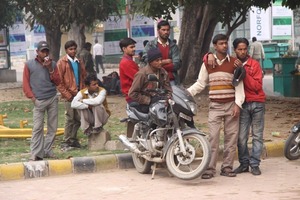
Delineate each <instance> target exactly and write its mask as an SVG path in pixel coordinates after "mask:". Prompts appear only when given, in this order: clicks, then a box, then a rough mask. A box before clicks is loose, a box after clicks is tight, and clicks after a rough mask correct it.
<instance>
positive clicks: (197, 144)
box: [166, 133, 211, 180]
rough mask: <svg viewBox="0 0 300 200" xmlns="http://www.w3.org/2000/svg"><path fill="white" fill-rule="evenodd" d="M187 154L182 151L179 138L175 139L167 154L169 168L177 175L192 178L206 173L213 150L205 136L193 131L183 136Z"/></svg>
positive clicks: (186, 178) (185, 178)
mask: <svg viewBox="0 0 300 200" xmlns="http://www.w3.org/2000/svg"><path fill="white" fill-rule="evenodd" d="M183 141H184V146H185V149H186V152H187V153H186V155H183V153H182V152H181V151H180V145H179V140H178V139H177V140H175V141H174V142H173V143H172V144H171V146H170V147H169V149H168V151H167V154H166V164H167V167H168V170H169V171H170V173H171V174H173V175H174V176H175V177H177V178H180V179H183V180H191V179H195V178H197V177H199V176H200V175H202V174H203V173H204V171H205V170H206V168H207V167H208V164H209V162H210V158H211V150H210V145H209V142H208V140H207V139H206V137H205V136H203V135H200V134H198V133H192V134H188V135H184V136H183Z"/></svg>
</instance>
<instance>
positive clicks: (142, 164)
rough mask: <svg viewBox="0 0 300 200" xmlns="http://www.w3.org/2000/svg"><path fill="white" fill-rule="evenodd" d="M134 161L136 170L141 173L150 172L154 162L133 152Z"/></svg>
mask: <svg viewBox="0 0 300 200" xmlns="http://www.w3.org/2000/svg"><path fill="white" fill-rule="evenodd" d="M132 161H133V164H134V166H135V169H136V171H138V172H139V173H141V174H149V173H150V171H151V165H152V162H150V161H148V160H146V159H145V158H143V157H141V156H138V154H136V153H132Z"/></svg>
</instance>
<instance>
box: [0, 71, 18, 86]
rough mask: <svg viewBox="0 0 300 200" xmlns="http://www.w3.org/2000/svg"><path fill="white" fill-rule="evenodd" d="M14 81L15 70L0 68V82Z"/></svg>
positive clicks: (15, 77) (15, 76) (15, 79)
mask: <svg viewBox="0 0 300 200" xmlns="http://www.w3.org/2000/svg"><path fill="white" fill-rule="evenodd" d="M16 81H17V74H16V70H12V69H1V70H0V83H7V82H16Z"/></svg>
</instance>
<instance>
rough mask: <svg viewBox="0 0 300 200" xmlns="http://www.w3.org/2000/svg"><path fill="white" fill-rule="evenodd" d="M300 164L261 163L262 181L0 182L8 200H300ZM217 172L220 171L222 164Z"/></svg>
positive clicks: (111, 174)
mask: <svg viewBox="0 0 300 200" xmlns="http://www.w3.org/2000/svg"><path fill="white" fill-rule="evenodd" d="M299 166H300V160H296V161H288V160H286V159H285V158H271V159H266V160H263V161H262V163H261V169H262V175H260V176H253V175H252V174H250V173H243V174H239V175H238V176H237V177H235V178H228V177H223V176H220V175H217V176H216V177H215V178H213V179H210V180H203V179H201V178H198V179H195V180H191V181H182V180H179V179H177V178H174V177H170V176H169V175H168V173H167V171H166V170H165V169H158V170H157V173H156V176H155V178H154V180H151V175H150V174H146V175H142V174H139V173H138V172H137V171H136V170H135V169H126V170H124V169H123V170H118V169H113V170H105V171H101V172H99V173H93V174H80V175H76V176H74V175H65V176H59V177H48V178H40V179H33V180H26V181H24V180H17V181H6V182H0V199H3V200H4V199H5V200H19V199H22V200H33V199H45V200H48V199H49V200H50V199H51V200H61V199H72V200H81V199H83V200H86V199H94V200H98V199H106V200H128V199H132V200H135V199H137V200H138V199H143V200H153V199H160V200H170V199H172V200H185V199H188V200H199V199H208V200H220V199H224V200H241V199H247V200H257V199H258V200H268V199H270V200H296V199H299V195H300V192H299V186H300V184H299V179H300V173H299ZM217 169H220V163H218V166H217Z"/></svg>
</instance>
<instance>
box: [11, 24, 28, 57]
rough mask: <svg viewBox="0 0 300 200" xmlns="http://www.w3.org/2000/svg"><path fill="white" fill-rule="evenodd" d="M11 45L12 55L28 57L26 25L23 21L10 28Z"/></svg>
mask: <svg viewBox="0 0 300 200" xmlns="http://www.w3.org/2000/svg"><path fill="white" fill-rule="evenodd" d="M9 43H10V54H11V55H26V38H25V25H24V23H23V21H17V22H15V23H14V24H13V25H12V27H10V28H9Z"/></svg>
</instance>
